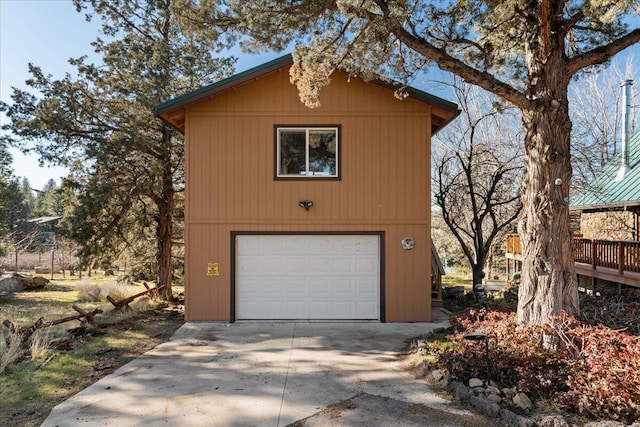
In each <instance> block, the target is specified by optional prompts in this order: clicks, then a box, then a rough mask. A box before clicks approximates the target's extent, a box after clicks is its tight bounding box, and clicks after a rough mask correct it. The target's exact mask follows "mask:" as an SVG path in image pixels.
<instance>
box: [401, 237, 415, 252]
mask: <svg viewBox="0 0 640 427" xmlns="http://www.w3.org/2000/svg"><path fill="white" fill-rule="evenodd" d="M415 245H416V242H415V241H414V240H413V238H411V237H405V238H404V239H402V249H404V250H405V251H407V250H409V249H413V247H414V246H415Z"/></svg>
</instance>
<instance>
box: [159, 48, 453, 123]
mask: <svg viewBox="0 0 640 427" xmlns="http://www.w3.org/2000/svg"><path fill="white" fill-rule="evenodd" d="M291 64H293V57H292V56H291V54H288V55H285V56H282V57H280V58H276V59H274V60H272V61H269V62H266V63H264V64H262V65H259V66H257V67H254V68H251V69H249V70H246V71H243V72H241V73H238V74H235V75H233V76H231V77H227V78H226V79H223V80H220V81H218V82H215V83H213V84H210V85H208V86H204V87H201V88H200V89H197V90H194V91H193V92H189V93H185V94H184V95H181V96H178V97H177V98H173V99H170V100H169V101H165V102H163V103H161V104H158V105H156V107H155V109H154V111H153V112H154V114H155V115H156V116H159V115H160V114H164V113H168V112H171V111H174V110H177V109H179V108H182V107H184V106H186V105H188V104H191V103H194V102H197V101H200V100H202V99H205V98H208V97H209V96H212V95H215V94H216V93H219V92H222V91H223V90H226V89H229V88H231V87H233V86H237V85H239V84H242V83H244V82H247V81H249V80H252V79H254V78H256V77H259V76H262V75H265V74H267V73H270V72H272V71H275V70H277V69H279V68H282V67H284V66H286V65H291ZM372 83H374V84H376V85H378V86H381V87H384V88H385V89H389V90H396V89H398V88H400V87H401V84H399V83H391V82H387V81H384V80H372ZM406 90H407V93H408V94H409V97H410V98H414V99H417V100H418V101H421V102H424V103H427V104H430V105H433V106H435V107H438V108H441V109H443V110H445V111H449V112H451V113H454V117H455V116H457V115H458V114H459V113H460V111H459V110H458V105H457V104H455V103H454V102H451V101H447V100H446V99H442V98H440V97H437V96H435V95H431V94H430V93H427V92H424V91H421V90H419V89H416V88H414V87H410V86H409V87H407V89H406Z"/></svg>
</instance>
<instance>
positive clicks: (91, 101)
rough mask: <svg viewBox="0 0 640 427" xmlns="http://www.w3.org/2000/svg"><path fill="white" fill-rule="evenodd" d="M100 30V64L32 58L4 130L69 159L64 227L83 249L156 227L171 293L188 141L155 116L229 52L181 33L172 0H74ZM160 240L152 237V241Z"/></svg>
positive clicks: (49, 157)
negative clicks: (53, 64)
mask: <svg viewBox="0 0 640 427" xmlns="http://www.w3.org/2000/svg"><path fill="white" fill-rule="evenodd" d="M74 4H75V6H76V8H77V10H78V12H82V11H87V12H88V14H87V17H88V19H92V18H94V17H95V16H97V17H98V18H99V19H101V22H102V35H101V36H100V37H99V38H98V39H96V41H95V42H94V43H93V47H94V50H95V52H96V54H98V55H99V56H101V58H102V64H90V63H87V62H86V58H85V57H82V58H77V59H71V60H70V63H71V64H72V65H74V66H75V67H76V70H77V77H73V76H71V75H67V76H65V77H64V78H63V79H61V80H55V79H53V78H52V77H51V76H49V75H46V74H45V73H44V72H43V71H42V70H41V69H40V68H38V67H36V66H35V65H32V64H30V66H29V68H30V72H31V74H32V78H31V79H30V80H28V81H27V84H28V85H29V86H30V88H31V89H33V90H34V91H35V94H34V93H29V92H26V91H22V90H19V89H14V92H13V95H12V99H13V105H11V106H8V105H5V106H4V107H3V108H4V109H5V110H6V111H7V115H8V117H9V118H10V119H11V123H10V125H8V126H7V128H8V130H11V132H12V133H13V134H14V135H16V136H17V137H19V138H21V140H26V141H30V142H37V144H36V145H31V146H25V147H24V148H27V149H28V148H33V149H34V150H35V151H36V152H38V153H39V154H40V156H41V158H42V159H43V160H44V161H48V162H52V163H55V164H61V165H65V166H68V167H71V168H72V171H73V173H72V175H71V176H70V177H69V179H68V180H67V182H66V183H65V187H66V188H68V189H69V190H68V191H73V192H74V193H75V195H76V196H77V199H76V201H75V202H74V205H75V208H74V209H73V210H72V212H71V213H70V215H69V217H68V219H67V221H66V228H67V230H68V233H69V234H70V235H71V236H72V237H73V238H74V239H76V240H77V241H78V243H80V244H81V245H82V247H83V252H82V255H83V258H84V259H85V260H87V259H91V258H98V259H99V258H101V257H103V258H107V259H111V258H114V257H115V256H117V252H118V251H121V250H122V247H123V245H125V246H126V245H127V244H128V243H132V242H134V241H135V242H136V243H138V244H139V240H140V239H146V237H147V235H148V233H147V230H148V229H149V228H150V227H153V229H154V230H155V231H154V235H155V236H154V238H153V239H152V240H145V242H146V244H147V245H154V246H155V254H156V255H155V257H156V263H157V285H158V286H163V287H164V296H165V298H167V299H170V298H172V293H171V273H172V271H171V256H172V254H171V249H172V239H173V237H174V235H173V233H174V216H175V214H176V206H175V192H176V191H179V190H180V189H181V188H182V187H183V185H182V183H181V182H180V180H181V177H182V176H183V172H182V168H183V141H182V139H181V136H180V135H179V134H178V132H176V131H174V130H173V129H172V128H171V127H170V126H168V125H167V124H165V123H163V122H162V121H160V120H159V119H156V118H155V117H154V116H153V108H154V107H155V106H156V105H157V104H159V103H160V102H163V101H166V100H167V99H171V98H173V97H176V96H178V95H180V94H182V93H184V92H188V91H190V90H193V89H194V88H197V87H199V86H201V85H204V84H208V83H210V82H212V81H214V80H218V79H220V78H222V77H225V76H227V75H228V74H229V73H230V71H231V65H232V63H233V62H232V60H231V59H216V58H214V57H213V55H212V50H211V48H210V46H209V45H204V44H202V43H201V42H200V41H199V39H198V38H197V37H187V36H184V35H183V34H182V33H181V32H180V31H179V28H178V26H177V22H178V20H179V19H182V18H181V17H180V16H178V15H177V14H175V13H174V12H173V10H172V9H171V1H170V0H146V1H142V0H119V1H111V0H86V1H84V0H74ZM154 241H155V242H154Z"/></svg>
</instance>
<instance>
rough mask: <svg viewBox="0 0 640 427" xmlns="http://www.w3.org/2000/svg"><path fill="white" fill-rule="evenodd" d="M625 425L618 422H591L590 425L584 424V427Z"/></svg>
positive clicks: (621, 426) (616, 426)
mask: <svg viewBox="0 0 640 427" xmlns="http://www.w3.org/2000/svg"><path fill="white" fill-rule="evenodd" d="M636 425H638V424H637V423H636V424H632V426H636ZM624 426H626V424H624V423H621V422H618V421H592V422H590V423H586V424H585V425H584V427H624Z"/></svg>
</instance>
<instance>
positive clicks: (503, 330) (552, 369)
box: [432, 308, 640, 423]
mask: <svg viewBox="0 0 640 427" xmlns="http://www.w3.org/2000/svg"><path fill="white" fill-rule="evenodd" d="M452 325H453V327H454V332H453V333H451V334H450V335H449V336H448V339H449V340H450V341H451V345H450V346H439V347H438V348H437V349H434V348H432V350H434V351H435V352H436V362H437V363H438V364H439V365H440V366H442V367H444V368H445V369H446V370H447V371H449V373H450V374H451V375H452V376H453V377H454V378H456V379H458V380H460V381H464V382H467V381H468V380H469V379H470V378H473V377H476V378H482V379H484V378H485V377H486V370H487V367H486V359H485V347H484V342H482V341H480V342H477V341H468V340H465V339H464V338H463V337H464V335H465V334H467V333H470V332H484V333H486V334H487V335H488V337H489V358H490V362H491V372H490V373H491V379H492V380H494V381H497V382H498V383H500V384H501V385H502V386H504V387H517V388H518V389H519V390H521V391H524V392H525V393H527V394H528V395H529V396H530V397H533V398H534V399H540V398H545V399H551V400H552V401H556V402H559V403H560V404H561V405H562V407H563V408H565V409H567V410H569V411H571V412H576V413H581V414H585V415H591V416H594V417H601V418H606V419H612V420H618V421H623V422H627V423H632V422H634V421H636V420H640V337H636V336H633V335H631V334H628V333H625V332H621V331H614V330H612V329H609V328H607V327H605V326H603V325H596V326H590V325H588V324H585V323H583V322H581V321H580V320H577V319H575V318H572V317H567V316H561V317H558V318H556V319H554V322H553V325H551V326H537V325H523V326H520V327H516V323H515V313H513V312H509V311H505V310H503V311H500V310H495V311H492V310H488V309H484V308H482V309H477V308H471V309H467V310H466V311H464V312H463V313H461V314H459V315H458V316H456V317H454V318H453V319H452ZM549 343H554V344H555V345H556V346H557V347H556V349H555V350H553V349H550V348H549Z"/></svg>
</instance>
